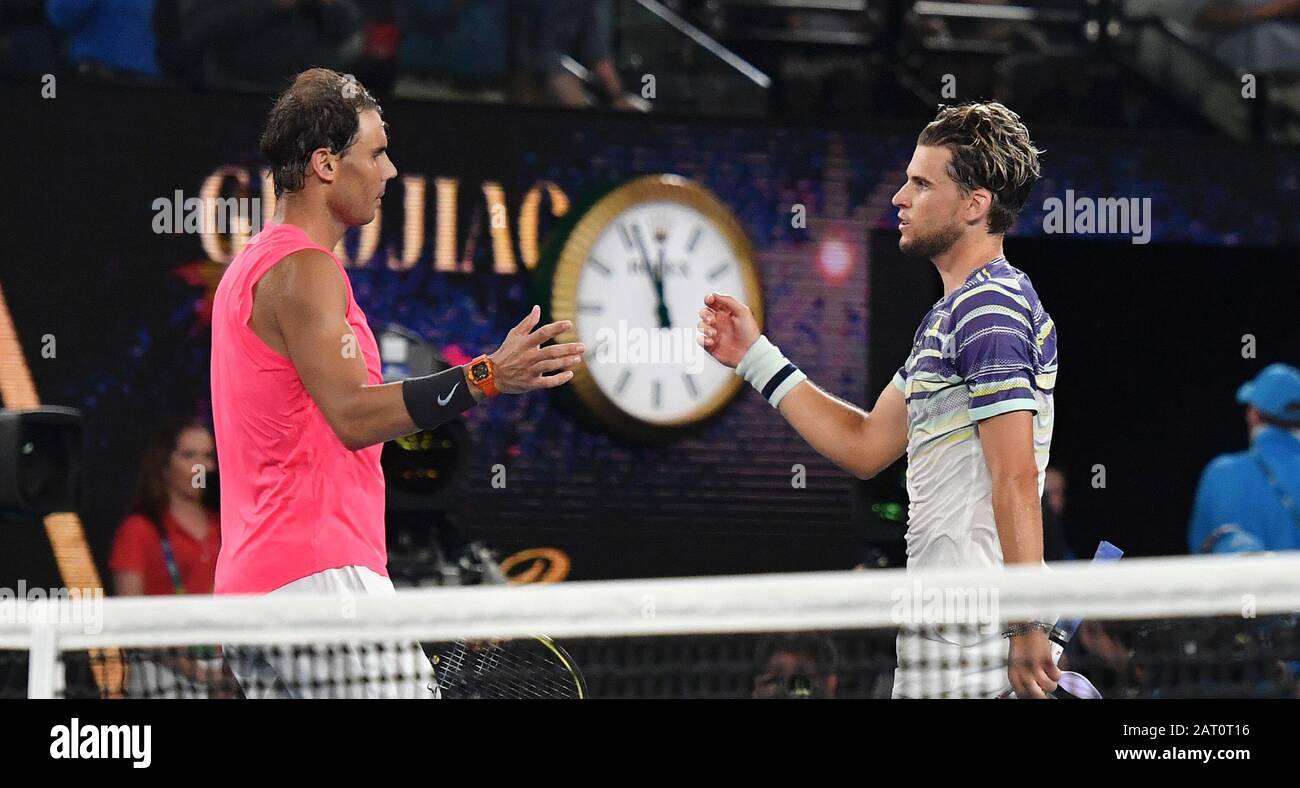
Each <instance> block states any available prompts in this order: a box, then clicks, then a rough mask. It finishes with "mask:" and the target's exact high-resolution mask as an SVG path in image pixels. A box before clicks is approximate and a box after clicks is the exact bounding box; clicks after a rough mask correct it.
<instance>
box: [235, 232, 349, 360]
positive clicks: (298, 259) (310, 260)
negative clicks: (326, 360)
mask: <svg viewBox="0 0 1300 788" xmlns="http://www.w3.org/2000/svg"><path fill="white" fill-rule="evenodd" d="M346 311H347V286H346V284H345V282H344V280H343V273H342V272H341V271H340V270H339V267H338V264H336V263H335V262H334V260H333V259H331V258H330V256H329V255H327V254H325V253H324V252H322V251H321V250H319V249H302V250H299V251H297V252H294V253H293V254H290V255H287V256H286V257H284V259H282V260H280V261H279V262H278V263H276V264H275V265H272V266H271V267H270V268H268V269H267V270H266V273H264V274H262V276H261V278H260V279H258V280H257V282H256V283H255V284H254V285H253V310H252V314H251V316H250V317H249V321H248V323H249V327H250V328H252V329H253V332H254V333H255V334H257V336H258V337H259V338H260V339H261V340H262V341H263V342H265V343H266V344H267V345H268V346H269V347H270V348H271V349H272V350H274V351H276V352H277V353H279V354H281V355H287V353H288V346H287V345H286V344H285V341H284V332H283V328H282V324H283V322H284V321H286V320H310V319H312V318H313V317H314V316H318V315H324V314H330V313H334V312H337V313H339V314H343V313H346Z"/></svg>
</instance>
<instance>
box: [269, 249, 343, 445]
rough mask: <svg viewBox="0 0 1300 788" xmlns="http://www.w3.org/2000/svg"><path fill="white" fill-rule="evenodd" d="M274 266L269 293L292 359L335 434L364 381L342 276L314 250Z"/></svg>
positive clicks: (330, 262) (299, 375)
mask: <svg viewBox="0 0 1300 788" xmlns="http://www.w3.org/2000/svg"><path fill="white" fill-rule="evenodd" d="M277 269H279V270H277ZM272 270H273V271H275V273H276V274H277V276H276V278H275V280H274V287H273V288H272V292H270V293H267V295H270V296H271V297H272V299H273V310H272V311H273V314H274V316H275V322H276V325H277V326H278V327H279V329H280V334H281V336H282V337H283V338H284V344H285V348H286V350H287V352H288V356H289V360H290V361H292V362H293V365H294V368H295V369H296V370H297V372H298V377H299V378H301V379H302V383H303V386H304V387H306V389H307V392H308V393H309V394H310V395H311V397H312V400H313V401H315V403H316V406H317V407H319V408H320V409H321V412H322V413H324V415H325V418H326V419H327V420H328V421H329V422H330V424H331V425H332V426H334V427H335V431H336V432H337V431H338V420H339V419H341V417H342V410H343V409H344V407H345V406H346V402H347V399H348V397H349V396H350V395H351V394H352V393H354V392H355V391H356V390H357V389H359V388H361V387H362V386H364V385H365V383H366V366H365V360H364V359H363V358H362V357H361V351H360V348H359V347H358V345H357V338H356V336H355V335H354V334H353V333H352V328H351V327H350V326H349V325H348V322H347V287H346V284H345V283H344V281H343V278H342V274H340V273H339V270H338V266H336V265H335V264H334V261H332V260H330V259H329V258H328V257H327V256H325V255H324V254H321V253H320V252H314V251H312V252H300V253H298V254H295V255H290V256H289V257H287V258H285V259H284V260H283V261H281V262H280V263H279V264H277V265H276V267H275V269H272ZM259 295H261V293H259Z"/></svg>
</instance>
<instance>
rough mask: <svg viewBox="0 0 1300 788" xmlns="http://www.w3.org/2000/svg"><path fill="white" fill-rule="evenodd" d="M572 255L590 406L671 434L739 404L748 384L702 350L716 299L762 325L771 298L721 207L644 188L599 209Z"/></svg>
mask: <svg viewBox="0 0 1300 788" xmlns="http://www.w3.org/2000/svg"><path fill="white" fill-rule="evenodd" d="M587 219H594V220H595V221H593V222H591V223H588V222H587ZM583 224H586V225H587V226H586V227H585V228H584V227H583V226H582V225H583ZM584 230H585V232H583V231H584ZM574 241H577V244H576V248H574V249H573V250H572V251H573V254H570V251H571V250H570V248H569V247H573V246H575V244H574ZM564 256H565V257H567V258H568V261H567V262H568V263H569V266H570V268H571V270H570V271H569V275H568V276H564V277H561V276H560V275H559V274H557V284H559V283H560V280H561V279H564V280H566V281H568V282H572V281H573V280H574V279H576V285H571V291H570V292H568V293H565V294H564V295H567V296H568V298H571V299H572V305H571V308H572V317H571V319H572V320H573V322H574V332H573V333H574V334H576V340H577V341H580V342H582V343H584V344H585V345H586V346H587V353H586V355H585V357H584V361H585V363H584V365H583V368H582V369H581V370H580V373H579V376H580V378H581V379H579V378H578V377H576V378H575V387H577V389H578V391H579V394H580V395H583V394H584V392H585V393H586V395H587V396H585V397H584V399H593V400H598V401H599V405H600V406H603V409H605V410H608V409H609V408H610V407H612V408H613V409H616V410H617V411H618V412H619V413H620V414H621V415H622V416H624V417H627V418H628V419H630V420H631V421H632V422H634V423H639V424H642V425H646V426H649V427H655V426H662V427H666V426H682V425H687V424H690V423H693V422H696V421H700V420H702V419H704V418H707V417H708V416H710V415H712V413H714V412H716V411H717V410H718V409H720V408H721V407H722V406H723V405H725V404H726V402H727V401H728V400H729V399H730V397H731V396H734V394H735V393H736V391H737V390H738V389H739V387H740V383H741V381H740V379H739V378H738V377H736V375H735V373H734V372H733V371H732V370H731V369H728V368H727V367H724V366H723V365H722V364H719V363H718V362H717V361H715V360H714V359H713V358H712V357H711V356H710V355H709V354H708V352H707V351H705V350H704V348H702V347H700V345H699V342H698V339H697V336H696V332H695V327H696V325H697V324H698V323H699V311H700V308H701V307H703V306H704V297H705V296H706V295H708V294H709V293H711V292H714V291H717V292H722V293H728V294H731V295H734V296H736V297H737V298H739V299H741V300H742V301H744V302H745V303H747V304H749V305H750V306H751V308H754V309H755V311H756V314H758V315H759V316H760V319H761V315H762V311H761V309H762V307H761V303H760V300H761V292H760V288H759V284H758V277H757V272H756V269H755V266H754V263H753V260H752V258H751V256H750V251H749V244H748V242H747V241H745V239H744V236H743V234H742V233H741V232H740V229H739V225H738V224H737V223H736V221H735V219H734V218H733V217H732V216H731V214H730V212H729V211H727V209H726V208H725V207H724V206H722V204H721V203H719V202H718V201H717V200H716V198H714V197H713V196H712V195H711V194H709V193H708V192H707V191H705V190H704V189H703V188H702V187H699V186H696V185H694V184H691V183H690V182H688V181H685V180H683V179H680V178H672V177H671V176H652V177H651V178H642V179H638V180H637V181H633V182H632V183H631V184H628V185H627V186H624V187H621V188H620V189H618V190H615V191H614V192H612V193H611V194H610V195H607V196H606V197H605V198H604V199H603V200H601V201H600V202H598V203H597V204H596V205H595V206H593V208H592V211H591V212H590V213H589V214H588V215H587V216H586V217H584V219H583V221H582V222H581V223H580V224H579V226H578V228H577V229H576V230H575V232H574V238H573V239H571V242H570V244H569V245H567V246H566V249H565V253H564ZM562 265H563V263H562ZM575 270H576V277H575V276H574V275H573V274H574V271H575ZM557 295H558V294H557ZM561 301H563V302H564V303H565V304H566V305H567V301H568V299H567V298H566V299H561V298H557V299H556V303H557V306H558V305H559V303H561ZM559 312H560V310H558V309H557V314H556V317H557V318H559V317H561V315H560V313H559ZM565 316H567V315H565ZM564 341H571V340H568V339H565V340H564ZM600 409H601V408H598V410H600Z"/></svg>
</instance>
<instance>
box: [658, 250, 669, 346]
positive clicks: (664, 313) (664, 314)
mask: <svg viewBox="0 0 1300 788" xmlns="http://www.w3.org/2000/svg"><path fill="white" fill-rule="evenodd" d="M655 287H656V294H657V295H658V296H659V326H660V328H671V327H672V324H673V321H672V320H670V319H669V317H668V307H667V306H666V305H665V304H664V248H663V246H662V245H661V246H660V247H659V275H658V276H657V277H655Z"/></svg>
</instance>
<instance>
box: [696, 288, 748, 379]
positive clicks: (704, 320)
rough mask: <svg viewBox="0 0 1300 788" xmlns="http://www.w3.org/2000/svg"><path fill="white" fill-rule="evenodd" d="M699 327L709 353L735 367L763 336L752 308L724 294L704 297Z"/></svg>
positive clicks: (703, 342) (701, 342)
mask: <svg viewBox="0 0 1300 788" xmlns="http://www.w3.org/2000/svg"><path fill="white" fill-rule="evenodd" d="M696 329H697V330H698V331H699V332H700V345H701V346H702V347H703V348H704V349H705V350H707V351H709V355H711V356H713V357H714V358H716V359H717V360H718V361H719V362H721V363H723V364H725V365H727V366H728V367H731V368H733V369H734V368H735V367H736V365H737V364H739V363H740V360H741V359H742V358H744V357H745V352H746V351H748V350H749V346H750V345H752V344H754V342H755V341H756V340H757V339H758V337H759V330H758V321H757V320H755V319H754V313H753V312H752V311H750V309H749V307H747V306H745V305H744V304H742V303H740V302H739V301H737V300H736V299H734V298H732V297H731V296H729V295H723V294H722V293H710V294H708V295H707V296H705V297H704V308H703V309H701V310H700V324H699V325H698V326H696Z"/></svg>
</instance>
